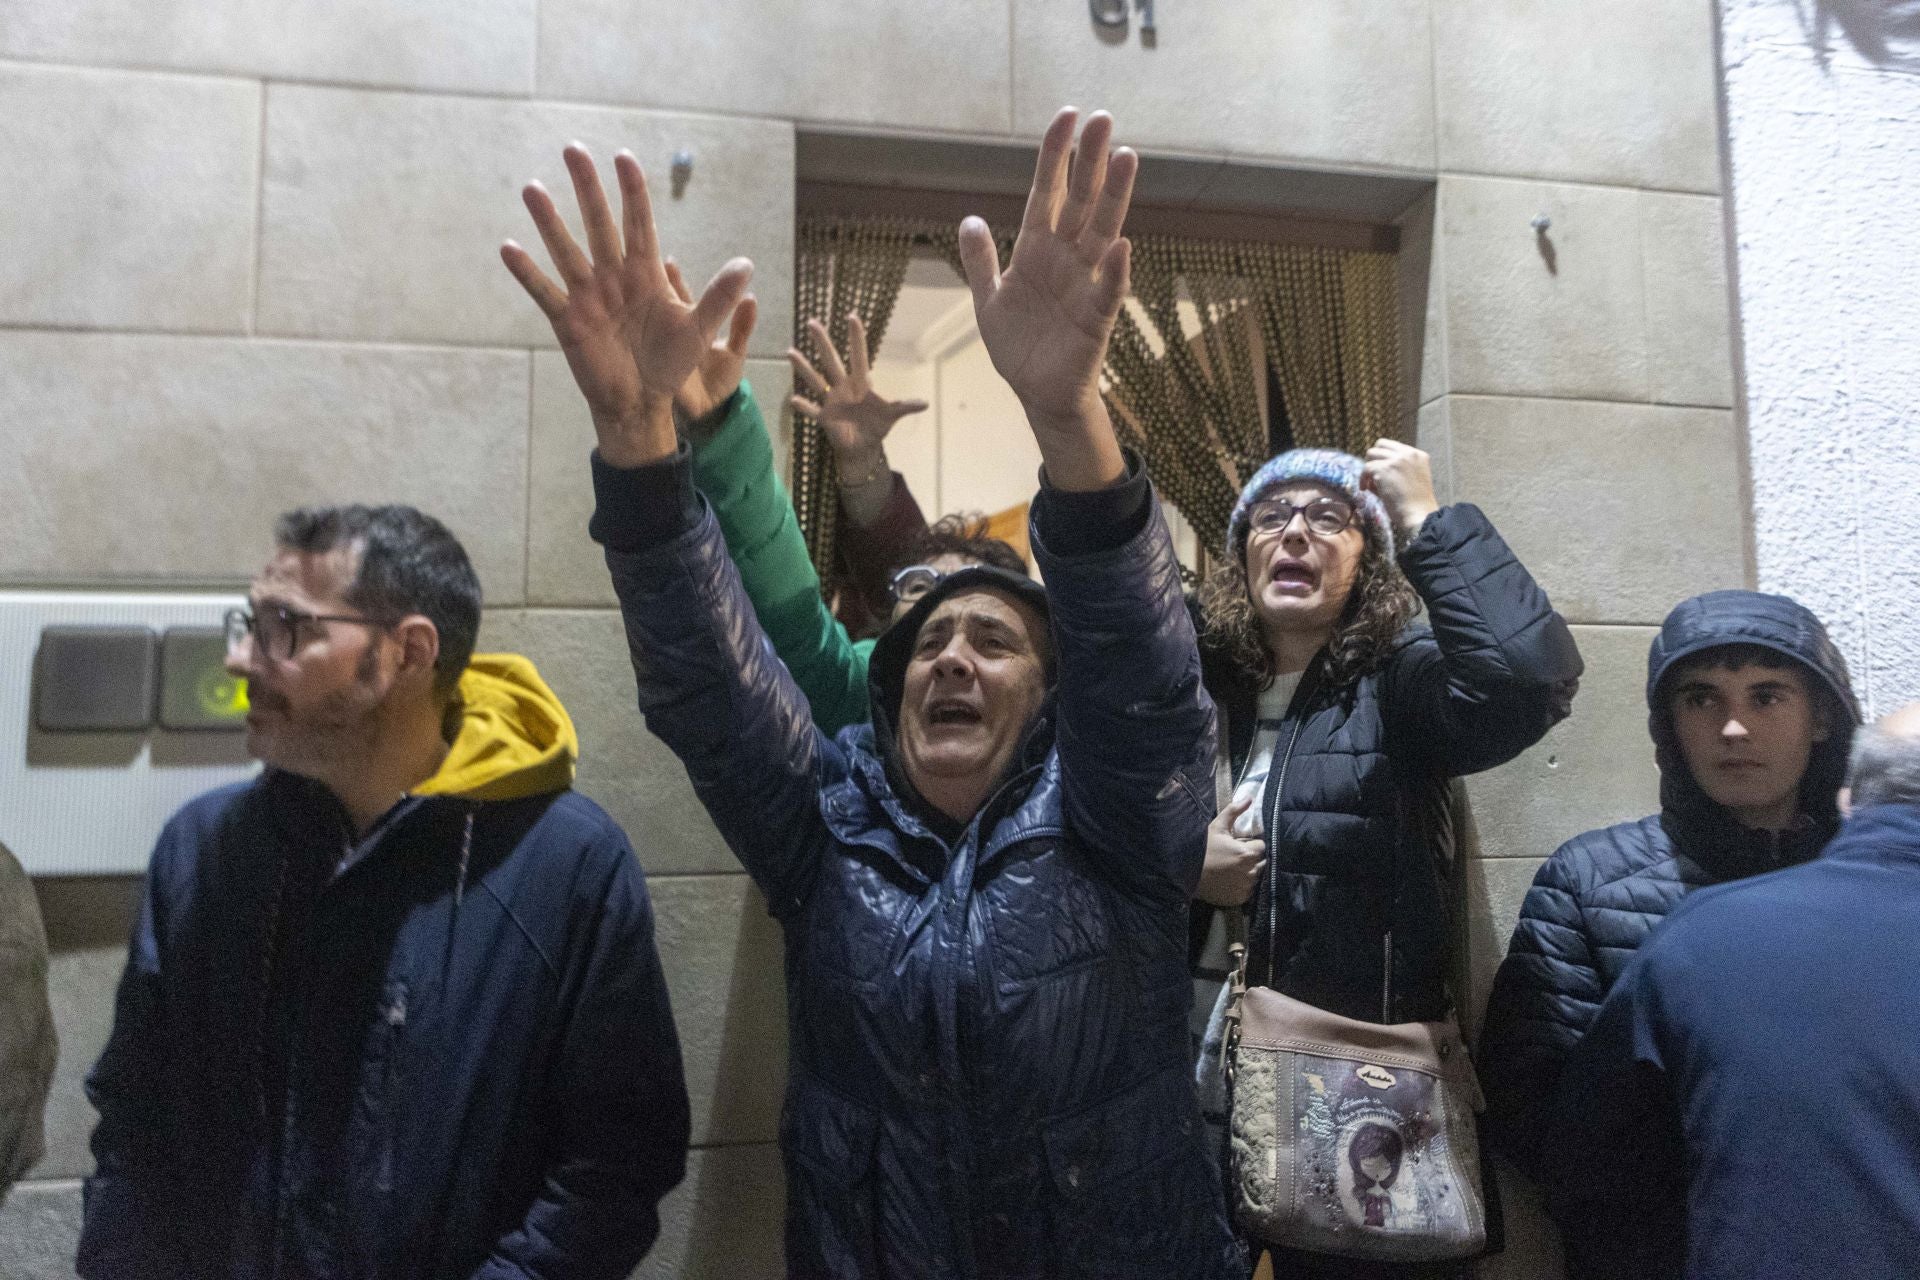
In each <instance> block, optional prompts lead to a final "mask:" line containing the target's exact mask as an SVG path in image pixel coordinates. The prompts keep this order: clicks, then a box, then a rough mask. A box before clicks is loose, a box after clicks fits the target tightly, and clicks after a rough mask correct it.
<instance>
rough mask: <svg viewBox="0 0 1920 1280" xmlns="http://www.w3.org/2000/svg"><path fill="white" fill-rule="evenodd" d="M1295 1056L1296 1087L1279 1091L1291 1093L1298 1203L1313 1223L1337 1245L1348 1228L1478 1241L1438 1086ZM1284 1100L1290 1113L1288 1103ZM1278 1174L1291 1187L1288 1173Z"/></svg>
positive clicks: (1425, 1078)
mask: <svg viewBox="0 0 1920 1280" xmlns="http://www.w3.org/2000/svg"><path fill="white" fill-rule="evenodd" d="M1288 1056H1289V1057H1291V1059H1292V1063H1291V1065H1292V1068H1293V1070H1292V1072H1291V1073H1288V1074H1290V1075H1291V1077H1292V1078H1291V1079H1290V1080H1282V1081H1281V1082H1279V1083H1280V1084H1281V1087H1282V1088H1283V1090H1287V1091H1288V1092H1291V1094H1292V1099H1291V1101H1292V1107H1291V1108H1290V1110H1291V1113H1292V1119H1293V1122H1294V1124H1293V1132H1294V1133H1295V1134H1296V1135H1298V1141H1297V1145H1296V1147H1295V1149H1294V1151H1293V1153H1292V1156H1293V1166H1294V1167H1293V1170H1292V1173H1293V1181H1294V1186H1293V1193H1294V1194H1293V1196H1292V1197H1291V1198H1292V1200H1293V1202H1294V1204H1295V1206H1296V1207H1297V1210H1298V1211H1299V1212H1300V1214H1301V1217H1302V1218H1304V1219H1305V1220H1306V1222H1308V1223H1314V1224H1315V1225H1317V1226H1319V1227H1320V1228H1322V1229H1323V1230H1328V1231H1330V1232H1331V1233H1332V1234H1333V1235H1336V1236H1337V1235H1340V1234H1343V1228H1346V1229H1353V1228H1359V1229H1361V1230H1362V1231H1363V1232H1364V1233H1366V1234H1368V1235H1376V1236H1378V1235H1389V1236H1392V1235H1405V1236H1412V1237H1417V1238H1419V1239H1421V1240H1425V1241H1433V1240H1435V1239H1442V1240H1444V1239H1450V1238H1462V1239H1464V1238H1466V1237H1470V1236H1471V1235H1473V1234H1474V1232H1475V1229H1476V1225H1477V1224H1475V1223H1473V1222H1472V1217H1473V1216H1474V1215H1473V1210H1472V1207H1471V1206H1469V1205H1468V1204H1466V1203H1465V1202H1464V1200H1463V1197H1462V1195H1461V1188H1462V1178H1463V1176H1464V1174H1465V1173H1466V1170H1465V1169H1463V1168H1462V1164H1463V1162H1462V1160H1461V1158H1460V1153H1459V1152H1457V1151H1456V1150H1455V1148H1454V1139H1453V1135H1452V1134H1451V1133H1450V1132H1449V1128H1450V1126H1449V1125H1448V1124H1447V1117H1446V1116H1445V1114H1444V1113H1442V1114H1436V1108H1442V1109H1443V1108H1444V1105H1445V1104H1444V1099H1443V1095H1442V1094H1441V1091H1440V1089H1439V1088H1438V1081H1436V1080H1435V1079H1434V1078H1433V1077H1432V1076H1430V1075H1427V1074H1426V1073H1424V1072H1420V1071H1410V1070H1399V1071H1391V1070H1388V1069H1387V1068H1385V1067H1381V1066H1377V1065H1374V1064H1372V1063H1355V1062H1351V1061H1342V1060H1339V1059H1333V1058H1317V1057H1313V1056H1311V1055H1308V1054H1292V1055H1288ZM1288 1086H1291V1087H1290V1089H1289V1088H1288ZM1279 1101H1280V1103H1281V1109H1280V1113H1281V1114H1282V1115H1286V1114H1288V1111H1289V1108H1287V1107H1286V1105H1285V1104H1286V1102H1287V1099H1286V1097H1285V1096H1284V1094H1283V1096H1282V1097H1281V1099H1279ZM1477 1155H1478V1153H1477V1152H1473V1151H1472V1150H1471V1149H1470V1148H1469V1151H1468V1153H1467V1155H1466V1160H1467V1161H1471V1162H1473V1163H1477ZM1276 1172H1277V1173H1281V1175H1282V1180H1283V1181H1284V1178H1285V1171H1280V1170H1276ZM1466 1185H1474V1184H1471V1183H1468V1184H1466ZM1303 1225H1305V1224H1304V1223H1303Z"/></svg>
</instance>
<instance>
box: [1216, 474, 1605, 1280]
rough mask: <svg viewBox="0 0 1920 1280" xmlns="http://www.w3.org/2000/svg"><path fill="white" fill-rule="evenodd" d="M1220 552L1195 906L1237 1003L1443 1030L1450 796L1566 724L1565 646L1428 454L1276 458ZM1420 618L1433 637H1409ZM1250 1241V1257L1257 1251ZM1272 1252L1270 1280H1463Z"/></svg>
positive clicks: (1529, 586) (1525, 580)
mask: <svg viewBox="0 0 1920 1280" xmlns="http://www.w3.org/2000/svg"><path fill="white" fill-rule="evenodd" d="M1224 552H1225V554H1224V555H1223V557H1222V560H1221V564H1220V567H1219V568H1218V570H1217V571H1216V572H1215V573H1214V574H1213V575H1212V576H1211V577H1210V578H1209V579H1208V581H1207V583H1206V584H1205V586H1204V587H1203V589H1202V592H1201V609H1202V613H1203V619H1204V631H1203V636H1202V643H1203V650H1204V658H1205V662H1206V674H1207V685H1208V689H1209V692H1211V693H1212V695H1213V698H1214V701H1215V703H1216V705H1217V706H1218V707H1219V709H1220V719H1221V723H1220V741H1221V748H1222V777H1221V783H1222V785H1221V787H1220V788H1219V790H1220V792H1221V794H1222V795H1223V796H1227V797H1230V799H1228V800H1226V802H1225V804H1224V806H1223V809H1222V812H1221V814H1220V815H1219V817H1218V818H1217V819H1216V820H1215V824H1214V829H1213V831H1212V833H1211V834H1210V837H1209V842H1208V850H1207V872H1206V874H1204V875H1203V876H1202V880H1201V886H1200V895H1201V897H1202V899H1204V900H1206V901H1211V902H1213V903H1214V904H1215V905H1217V906H1222V907H1227V908H1229V909H1233V908H1238V909H1240V910H1242V911H1244V913H1245V918H1246V921H1247V924H1248V960H1247V982H1248V985H1249V986H1269V987H1272V988H1274V989H1276V990H1279V991H1281V992H1284V993H1285V994H1287V995H1289V996H1292V997H1293V998H1295V999H1297V1000H1302V1001H1305V1002H1306V1003H1308V1004H1311V1005H1315V1006H1317V1007H1319V1008H1321V1009H1325V1010H1328V1011H1330V1012H1333V1013H1337V1014H1340V1015H1342V1016H1344V1017H1348V1018H1355V1019H1360V1020H1363V1021H1369V1022H1384V1023H1398V1022H1416V1021H1420V1022H1424V1021H1437V1020H1439V1019H1442V1018H1444V1017H1445V1016H1447V1014H1448V1012H1449V1011H1450V1009H1451V1007H1452V1000H1451V997H1450V992H1449V981H1448V975H1449V966H1450V963H1451V962H1452V961H1454V960H1455V959H1457V957H1454V956H1453V955H1452V954H1451V948H1450V945H1449V942H1450V939H1451V937H1452V932H1451V930H1450V929H1449V927H1448V913H1449V892H1448V886H1449V883H1450V878H1451V871H1452V858H1453V843H1452V831H1453V828H1452V814H1451V802H1450V790H1449V784H1450V781H1451V779H1453V778H1455V777H1459V776H1461V775H1463V774H1469V773H1475V772H1478V771H1480V770H1482V769H1488V768H1492V767H1493V766H1495V765H1498V764H1502V763H1504V762H1506V761H1508V760H1510V759H1512V758H1513V757H1514V756H1516V755H1518V754H1519V753H1520V752H1522V751H1524V750H1525V749H1526V748H1528V747H1530V746H1532V745H1533V744H1534V743H1535V742H1538V741H1539V740H1540V738H1541V736H1542V735H1544V734H1545V733H1546V731H1547V729H1548V728H1549V727H1551V726H1552V725H1553V724H1554V723H1555V722H1557V721H1558V720H1560V719H1562V718H1563V717H1565V716H1566V715H1567V713H1568V711H1569V710H1570V708H1571V700H1572V696H1573V692H1574V690H1575V688H1576V687H1577V686H1578V679H1579V675H1580V672H1581V661H1580V654H1579V652H1578V650H1577V649H1576V648H1575V647H1574V643H1573V636H1572V633H1571V632H1570V631H1569V630H1568V629H1567V625H1566V623H1565V622H1564V621H1563V620H1562V619H1561V618H1560V616H1559V615H1558V614H1557V613H1555V612H1554V610H1553V608H1552V606H1551V605H1550V604H1549V603H1548V601H1547V598H1546V595H1545V594H1544V593H1543V592H1542V591H1541V590H1540V588H1539V586H1538V585H1537V584H1536V583H1535V582H1534V581H1533V579H1532V577H1531V576H1530V575H1529V574H1528V573H1527V571H1526V569H1525V568H1523V567H1522V566H1521V564H1520V562H1519V561H1518V560H1516V559H1515V558H1514V555H1513V552H1512V551H1511V550H1509V549H1508V547H1507V545H1506V543H1505V542H1504V541H1502V539H1501V537H1500V535H1499V534H1498V533H1496V532H1495V531H1494V528H1493V526H1492V524H1491V523H1490V522H1489V521H1488V520H1487V518H1486V516H1485V515H1484V514H1482V513H1481V511H1480V510H1479V509H1478V508H1477V507H1474V506H1472V505H1470V504H1467V503H1457V504H1452V505H1448V506H1441V505H1440V504H1439V502H1438V500H1437V499H1436V497H1435V494H1434V488H1433V478H1432V470H1431V464H1430V462H1429V460H1428V458H1427V455H1426V454H1425V453H1423V452H1421V451H1420V450H1418V449H1415V448H1413V447H1412V446H1410V445H1406V444H1403V443H1401V442H1399V441H1394V440H1381V441H1380V442H1378V443H1377V444H1375V445H1374V447H1373V448H1371V449H1369V450H1368V451H1367V455H1366V457H1365V458H1357V457H1354V456H1353V455H1351V454H1346V453H1340V452H1337V451H1334V450H1329V449H1294V450H1291V451H1289V452H1287V453H1283V454H1281V455H1279V456H1278V457H1276V458H1273V459H1272V460H1270V461H1269V462H1267V463H1266V465H1264V466H1262V467H1261V468H1260V470H1259V471H1257V472H1256V473H1255V474H1254V476H1253V477H1252V479H1251V480H1249V481H1248V482H1247V485H1246V487H1245V489H1244V490H1243V491H1242V493H1241V495H1240V500H1239V502H1238V503H1237V504H1236V506H1235V507H1234V510H1233V516H1232V519H1231V521H1230V523H1229V525H1228V531H1227V543H1226V547H1225V548H1224ZM1423 605H1424V606H1425V610H1426V613H1427V621H1428V622H1429V624H1430V626H1416V625H1413V624H1412V619H1413V618H1414V616H1415V615H1416V614H1417V613H1418V612H1419V611H1420V608H1421V607H1422V606H1423ZM1196 910H1197V911H1208V912H1210V908H1206V907H1202V906H1200V905H1198V904H1196ZM1209 923H1210V922H1209ZM1204 931H1205V930H1204V927H1203V925H1202V923H1201V922H1200V921H1199V920H1196V922H1195V937H1196V940H1197V939H1198V938H1200V937H1201V936H1203V934H1204ZM1216 933H1217V930H1216ZM1249 1243H1250V1245H1251V1246H1252V1248H1253V1250H1254V1252H1255V1256H1256V1257H1257V1255H1258V1251H1259V1250H1260V1249H1261V1248H1263V1247H1266V1245H1267V1244H1268V1243H1270V1242H1263V1241H1251V1242H1249ZM1272 1252H1273V1253H1274V1255H1275V1268H1274V1271H1275V1274H1276V1275H1300V1276H1308V1277H1323V1276H1324V1277H1341V1278H1342V1280H1346V1278H1350V1277H1352V1278H1358V1277H1413V1276H1420V1277H1429V1276H1451V1275H1456V1274H1458V1275H1464V1274H1466V1271H1465V1267H1464V1264H1451V1269H1450V1268H1449V1266H1448V1265H1442V1266H1440V1267H1439V1268H1438V1269H1436V1268H1435V1267H1434V1266H1433V1265H1431V1264H1426V1265H1419V1264H1381V1263H1373V1262H1360V1261H1356V1260H1352V1259H1346V1258H1336V1257H1331V1256H1327V1255H1314V1254H1306V1253H1301V1252H1298V1251H1293V1250H1288V1249H1285V1248H1275V1249H1273V1250H1272Z"/></svg>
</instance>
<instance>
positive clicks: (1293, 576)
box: [1267, 559, 1320, 595]
mask: <svg viewBox="0 0 1920 1280" xmlns="http://www.w3.org/2000/svg"><path fill="white" fill-rule="evenodd" d="M1267 578H1268V581H1270V582H1271V583H1273V585H1274V586H1276V587H1279V588H1280V589H1281V590H1283V591H1291V592H1298V593H1300V594H1303V595H1304V594H1305V593H1307V592H1309V591H1312V590H1313V589H1314V588H1315V587H1316V586H1318V585H1319V584H1320V575H1319V574H1317V573H1315V572H1314V571H1313V570H1312V569H1311V568H1310V567H1308V565H1307V563H1306V562H1305V561H1303V560H1292V559H1288V560H1279V561H1276V562H1275V563H1274V566H1273V572H1271V573H1270V574H1268V575H1267Z"/></svg>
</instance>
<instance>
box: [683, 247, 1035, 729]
mask: <svg viewBox="0 0 1920 1280" xmlns="http://www.w3.org/2000/svg"><path fill="white" fill-rule="evenodd" d="M667 276H668V279H669V280H670V281H671V282H672V283H673V286H674V288H675V290H676V291H677V292H679V294H680V296H681V299H682V300H683V301H685V302H688V303H691V302H692V294H691V292H690V291H689V290H688V288H687V285H686V281H685V279H684V278H683V277H682V275H681V273H680V270H679V268H678V266H676V265H675V264H673V263H671V262H670V263H668V264H667ZM757 310H758V309H757V306H756V304H755V302H754V299H753V298H752V296H751V295H749V296H748V297H747V298H745V299H744V300H743V301H742V302H741V303H740V305H739V306H738V307H737V308H735V310H734V314H733V318H732V321H731V323H730V324H729V326H728V329H727V336H726V338H725V340H724V341H718V342H715V343H714V344H713V346H712V347H711V348H710V349H709V350H708V352H707V354H706V357H705V358H704V359H703V360H702V361H701V363H700V367H699V368H698V369H697V370H696V371H695V373H694V375H693V376H692V377H690V378H689V379H687V382H686V385H685V386H683V387H682V388H681V390H680V394H679V395H678V396H677V397H676V398H675V404H674V408H675V411H676V413H677V414H678V415H679V417H680V419H681V423H682V427H683V430H684V432H685V434H686V437H687V440H688V442H689V444H690V445H691V447H692V452H693V481H694V485H695V486H696V487H697V488H698V489H699V490H700V492H701V493H702V494H704V495H705V496H706V499H707V501H708V502H709V503H710V504H711V505H712V507H713V513H714V517H715V519H716V520H718V521H719V524H720V531H721V533H722V535H723V536H724V537H725V538H726V542H727V552H728V554H729V555H731V556H732V557H733V562H734V564H735V565H736V566H737V567H738V568H739V570H740V580H741V583H742V585H743V586H745V588H746V592H747V597H748V599H750V600H751V601H752V602H753V609H754V613H755V614H756V615H758V617H759V619H760V625H761V627H762V629H764V630H765V631H766V633H767V637H768V638H769V639H770V640H771V641H772V642H773V648H774V652H776V653H777V654H779V655H780V659H781V661H782V662H784V663H786V665H787V670H788V671H790V672H791V673H792V675H793V679H794V683H796V684H798V685H799V686H800V690H801V692H802V693H804V694H806V696H807V701H808V703H809V705H810V706H811V709H812V711H813V720H814V723H815V724H816V725H818V726H819V727H820V728H821V729H822V730H823V731H825V732H826V733H829V734H833V733H838V732H839V731H840V730H841V729H842V728H844V727H846V726H847V725H850V724H860V723H863V722H864V721H865V720H866V719H867V716H868V710H867V661H868V657H869V655H870V654H871V653H872V651H873V646H874V641H873V640H872V639H866V640H855V639H853V637H852V636H850V635H849V634H848V632H847V629H846V627H845V626H844V625H842V624H841V622H840V621H839V620H838V619H836V618H835V617H834V615H833V610H832V609H830V608H829V607H828V606H827V603H826V601H825V599H824V598H823V597H822V594H821V590H820V575H819V574H818V573H817V572H815V570H814V567H813V560H812V558H811V556H810V555H809V554H808V551H807V544H806V540H805V538H803V537H802V536H801V533H800V524H799V521H798V519H797V518H796V517H795V515H794V510H793V503H792V501H791V500H789V498H788V497H787V490H786V486H785V485H783V484H781V483H780V479H779V477H778V476H777V475H776V474H775V473H774V466H773V442H772V440H771V439H770V438H769V436H768V434H767V426H766V420H765V418H764V417H763V416H762V414H761V411H760V405H759V402H758V400H757V399H756V398H755V397H754V393H753V388H752V386H751V384H749V383H748V382H747V381H745V378H744V374H745V370H746V352H747V343H748V340H749V339H750V338H751V337H752V334H753V326H754V321H755V320H756V319H757ZM808 327H809V328H810V329H811V330H812V331H813V334H814V339H815V342H816V344H817V346H818V349H819V350H821V351H823V352H825V353H826V356H825V357H824V358H823V360H822V364H823V366H824V368H823V369H819V370H816V369H815V368H814V367H813V365H812V364H811V363H810V362H809V361H808V360H807V358H806V357H805V356H803V355H801V354H800V353H799V352H798V351H796V350H792V349H789V350H788V352H787V359H788V360H789V361H790V362H791V363H792V365H793V370H794V378H795V381H796V384H797V386H798V387H800V388H803V389H804V390H805V391H806V392H808V393H810V396H811V398H809V396H808V395H802V394H795V395H794V397H793V405H794V408H796V409H797V410H799V411H800V412H802V413H804V414H807V415H808V416H809V417H812V418H813V419H815V420H816V421H817V422H819V424H820V427H821V429H822V431H824V432H825V433H826V437H827V441H828V444H829V446H830V447H831V448H832V449H833V453H834V461H835V463H836V464H837V466H838V471H839V475H840V476H841V485H840V504H841V508H842V511H843V512H844V514H845V517H846V523H845V530H844V531H845V533H846V534H847V535H848V536H847V537H846V542H847V544H848V549H849V551H850V552H851V553H852V554H851V555H850V559H851V561H852V562H853V565H854V568H855V570H856V577H858V578H861V579H864V580H865V581H863V582H861V583H860V584H859V585H860V586H861V587H862V588H863V589H865V588H869V587H871V586H872V585H876V583H875V579H878V580H880V581H886V579H887V577H888V574H887V572H886V571H887V570H889V569H892V568H894V567H896V566H898V565H900V564H901V563H903V561H902V557H903V556H904V557H905V560H904V563H905V564H906V565H907V567H906V568H903V569H901V571H900V572H899V573H898V574H897V575H892V576H894V577H896V578H897V579H898V581H897V582H894V583H889V584H888V585H889V586H890V587H891V588H892V591H891V594H892V596H893V599H892V608H893V610H894V612H895V614H896V615H897V614H898V613H899V612H904V611H905V609H906V608H908V607H909V606H911V604H912V603H913V601H914V600H916V599H918V598H919V597H920V595H922V594H924V593H925V592H926V591H927V589H928V588H930V587H931V586H932V585H933V584H934V583H935V582H937V581H938V580H939V575H941V574H943V573H950V572H952V571H953V570H954V569H958V568H961V567H963V566H965V565H969V564H995V565H998V566H999V567H1001V568H1004V569H1011V570H1013V571H1015V572H1018V573H1025V572H1026V562H1025V561H1024V560H1023V559H1022V558H1021V556H1020V553H1019V552H1017V551H1015V550H1014V549H1013V548H1012V547H1010V546H1008V545H1007V544H1006V543H1004V542H1001V541H999V540H998V539H993V538H985V537H979V536H974V535H973V534H972V533H971V530H970V528H969V527H968V526H967V525H966V524H965V523H964V522H961V521H957V520H955V519H953V518H951V517H949V518H948V519H946V520H942V521H939V522H937V523H936V524H935V525H933V526H932V527H929V526H928V525H927V523H926V520H925V518H924V517H923V516H922V515H921V514H920V508H919V505H918V504H917V503H915V502H914V500H913V496H912V494H911V493H909V492H908V490H907V486H906V482H905V480H904V479H903V478H902V477H901V476H900V475H899V473H898V472H895V471H893V470H891V469H890V468H889V467H888V466H887V457H886V450H885V447H884V442H885V440H886V436H887V433H888V432H889V431H891V430H892V429H893V425H894V424H895V423H896V422H898V421H899V420H900V419H902V418H904V417H907V416H909V415H910V414H915V413H920V412H922V411H923V410H925V409H926V407H927V405H926V402H925V401H922V400H888V399H887V398H885V397H884V396H882V395H880V394H879V393H878V392H877V391H875V390H874V389H873V385H872V381H871V379H870V377H869V371H868V366H867V334H866V329H865V327H864V326H863V325H862V324H861V323H860V321H859V319H858V318H857V317H850V318H849V319H848V326H847V339H848V341H847V345H848V347H849V353H848V360H847V362H846V363H845V364H842V362H841V360H840V358H839V356H838V355H836V354H835V353H834V350H833V345H832V343H831V342H830V341H829V340H828V338H827V332H826V327H825V326H824V325H823V324H821V322H820V321H818V320H811V321H809V322H808Z"/></svg>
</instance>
